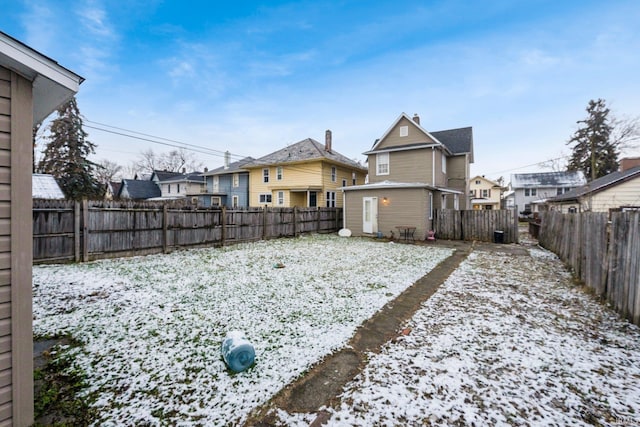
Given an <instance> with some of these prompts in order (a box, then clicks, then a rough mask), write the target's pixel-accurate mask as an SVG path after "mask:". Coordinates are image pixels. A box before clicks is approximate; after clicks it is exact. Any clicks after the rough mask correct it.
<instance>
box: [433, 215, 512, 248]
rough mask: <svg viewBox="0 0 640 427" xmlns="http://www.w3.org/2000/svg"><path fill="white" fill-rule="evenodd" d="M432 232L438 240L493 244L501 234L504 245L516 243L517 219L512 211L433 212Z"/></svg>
mask: <svg viewBox="0 0 640 427" xmlns="http://www.w3.org/2000/svg"><path fill="white" fill-rule="evenodd" d="M434 230H435V232H436V237H437V238H438V239H448V240H468V241H473V240H477V241H482V242H493V241H494V237H495V232H496V231H498V232H502V238H503V242H504V243H517V242H518V218H517V216H516V213H515V212H514V211H512V210H465V211H459V210H452V209H439V210H436V211H434Z"/></svg>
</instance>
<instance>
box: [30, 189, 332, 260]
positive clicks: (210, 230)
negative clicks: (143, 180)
mask: <svg viewBox="0 0 640 427" xmlns="http://www.w3.org/2000/svg"><path fill="white" fill-rule="evenodd" d="M341 215H342V212H341V209H338V208H297V207H294V208H268V207H264V208H246V209H226V208H206V209H195V208H194V207H192V206H186V205H183V204H180V203H173V204H165V203H163V202H155V203H151V202H115V201H114V202H111V201H89V202H87V201H84V202H73V201H65V200H62V201H57V200H39V199H37V200H34V201H33V261H34V263H42V262H67V261H76V262H77V261H90V260H95V259H102V258H113V257H124V256H134V255H145V254H151V253H160V252H165V253H166V252H170V251H172V250H174V249H176V248H181V247H197V246H222V245H225V244H229V243H238V242H247V241H255V240H261V239H270V238H276V237H287V236H297V235H298V234H300V233H310V232H313V233H330V232H334V231H337V230H338V229H339V227H340V224H341V223H342V216H341Z"/></svg>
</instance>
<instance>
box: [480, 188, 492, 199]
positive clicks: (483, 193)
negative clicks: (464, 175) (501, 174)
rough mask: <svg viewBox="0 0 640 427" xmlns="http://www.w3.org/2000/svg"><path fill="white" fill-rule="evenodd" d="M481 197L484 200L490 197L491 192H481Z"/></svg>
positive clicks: (485, 190)
mask: <svg viewBox="0 0 640 427" xmlns="http://www.w3.org/2000/svg"><path fill="white" fill-rule="evenodd" d="M482 197H484V198H485V199H486V198H489V197H491V190H487V189H484V190H482Z"/></svg>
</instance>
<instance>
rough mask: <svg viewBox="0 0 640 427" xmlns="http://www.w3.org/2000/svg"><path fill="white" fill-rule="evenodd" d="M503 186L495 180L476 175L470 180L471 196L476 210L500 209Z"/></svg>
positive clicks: (472, 204)
mask: <svg viewBox="0 0 640 427" xmlns="http://www.w3.org/2000/svg"><path fill="white" fill-rule="evenodd" d="M501 192H502V190H501V187H500V184H498V183H497V182H495V181H491V180H490V179H487V178H485V177H484V176H480V175H478V176H476V177H473V178H471V179H470V180H469V196H470V197H471V206H472V208H473V209H474V210H481V209H489V210H491V209H500V196H501Z"/></svg>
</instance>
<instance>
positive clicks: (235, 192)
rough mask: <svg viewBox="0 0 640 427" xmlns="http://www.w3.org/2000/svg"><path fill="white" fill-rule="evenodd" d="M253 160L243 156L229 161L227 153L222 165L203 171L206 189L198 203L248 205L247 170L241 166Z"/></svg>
mask: <svg viewBox="0 0 640 427" xmlns="http://www.w3.org/2000/svg"><path fill="white" fill-rule="evenodd" d="M253 160H254V158H253V157H245V158H244V159H241V160H238V161H236V162H232V163H230V162H229V156H228V154H227V155H226V156H225V161H224V166H221V167H219V168H217V169H213V170H211V171H207V172H205V173H203V174H202V175H203V176H204V179H205V186H206V190H205V193H204V194H202V195H200V197H199V203H200V205H201V206H225V207H227V208H246V207H249V170H247V169H243V166H244V165H246V164H248V163H250V162H252V161H253Z"/></svg>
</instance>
